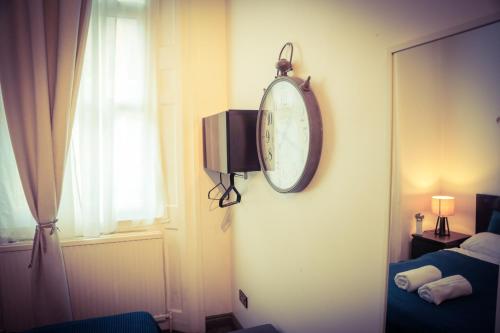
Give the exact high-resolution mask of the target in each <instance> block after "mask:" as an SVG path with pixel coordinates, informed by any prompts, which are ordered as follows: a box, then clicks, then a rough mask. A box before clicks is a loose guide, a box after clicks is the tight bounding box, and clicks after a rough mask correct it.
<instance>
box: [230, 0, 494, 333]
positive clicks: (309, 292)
mask: <svg viewBox="0 0 500 333" xmlns="http://www.w3.org/2000/svg"><path fill="white" fill-rule="evenodd" d="M228 5H229V8H228V20H229V22H228V36H229V38H228V50H229V59H228V60H229V64H230V69H229V102H230V103H229V104H230V106H231V107H234V108H257V107H258V105H259V102H260V99H261V97H262V88H264V87H266V86H267V85H268V84H269V83H270V82H271V81H272V79H273V77H274V75H275V70H274V62H275V61H276V58H277V55H278V52H279V49H280V48H281V46H282V45H283V44H284V43H285V42H286V41H291V42H293V43H294V45H295V47H296V53H295V56H294V66H295V68H296V71H295V73H294V74H295V75H298V76H301V77H304V76H306V75H311V76H312V88H313V90H314V92H315V93H316V96H317V98H318V101H319V104H320V107H321V112H322V116H323V123H324V148H323V155H322V160H321V162H320V166H319V169H318V172H317V174H316V176H315V178H314V179H313V181H312V183H311V184H310V186H309V187H308V188H307V189H306V190H305V191H304V192H302V193H298V194H288V195H283V194H279V193H277V192H274V191H273V190H272V189H271V187H270V186H269V185H268V184H267V182H266V181H265V179H264V177H263V176H262V175H261V174H260V173H254V174H252V176H251V178H250V180H248V181H247V182H246V183H245V184H243V183H241V182H240V183H241V184H240V186H241V187H242V188H243V189H244V193H243V199H242V203H241V204H240V205H237V207H235V209H234V211H233V218H232V228H233V230H232V232H233V240H232V251H233V269H232V272H233V312H234V313H235V314H236V316H237V317H238V319H239V320H240V321H241V322H242V324H243V325H244V326H251V325H256V324H260V323H264V322H271V323H273V324H275V325H276V326H277V327H278V328H279V329H280V330H281V331H282V332H287V333H289V332H297V333H298V332H307V331H309V332H312V331H314V332H317V333H320V332H332V331H339V332H371V331H373V332H377V331H378V332H380V331H382V327H383V317H384V315H383V314H384V298H385V275H386V263H387V241H388V225H389V192H390V189H389V183H390V181H389V180H390V156H391V150H390V147H391V140H390V133H391V131H390V129H391V112H390V98H389V96H390V92H389V87H390V85H389V84H390V82H389V74H388V73H389V64H390V62H389V58H388V48H389V47H391V46H394V45H396V44H399V43H402V42H406V41H408V40H412V39H415V38H418V37H421V36H423V35H427V34H430V33H434V32H435V31H439V30H443V29H447V28H449V27H451V26H454V25H458V24H462V23H464V22H466V21H468V20H471V19H474V18H476V17H480V16H484V15H487V14H491V13H492V12H493V11H499V10H500V4H498V2H497V3H494V2H491V1H474V2H471V1H451V0H448V1H440V2H439V4H437V3H436V2H435V1H430V0H428V1H419V2H411V1H405V2H404V3H403V2H400V1H389V0H387V1H368V0H365V1H361V0H360V1H305V0H304V1H293V2H290V1H284V0H280V1H272V2H271V1H264V0H255V1H245V0H233V1H229V3H228ZM237 289H242V290H244V291H245V293H246V294H247V295H248V297H249V308H248V309H244V308H243V307H242V306H241V305H240V303H239V302H238V298H237Z"/></svg>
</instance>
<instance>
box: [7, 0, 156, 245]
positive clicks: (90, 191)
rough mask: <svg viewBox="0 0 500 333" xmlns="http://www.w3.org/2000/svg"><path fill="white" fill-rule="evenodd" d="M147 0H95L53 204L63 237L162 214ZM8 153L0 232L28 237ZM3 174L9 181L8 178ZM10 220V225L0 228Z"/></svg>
mask: <svg viewBox="0 0 500 333" xmlns="http://www.w3.org/2000/svg"><path fill="white" fill-rule="evenodd" d="M152 2H154V1H146V0H142V1H141V0H135V1H134V0H118V1H117V0H98V1H94V3H93V6H92V16H91V20H90V27H89V32H88V37H87V47H86V51H85V58H84V65H83V70H82V75H81V81H80V91H79V97H78V104H77V108H76V114H75V120H74V125H73V133H72V141H71V146H70V150H69V153H68V160H67V164H66V174H65V180H64V189H63V194H62V199H61V206H60V209H59V226H60V229H61V230H62V235H63V237H70V236H98V235H99V234H101V233H110V232H113V231H115V230H116V228H117V226H118V222H119V221H124V220H128V221H140V222H141V223H151V222H152V221H153V220H154V219H155V218H157V217H164V215H165V211H164V206H165V205H164V203H163V189H162V177H161V164H160V151H159V136H158V129H157V121H156V109H157V101H156V93H155V92H156V84H155V70H156V69H155V61H154V54H155V50H156V46H155V43H154V35H153V33H152V31H153V28H154V27H153V25H154V20H152V18H151V15H152V14H154V11H153V10H151V7H150V6H151V3H152ZM0 116H1V115H0ZM4 117H5V116H4ZM3 127H6V126H5V124H4V121H3V119H2V118H1V117H0V136H2V141H1V143H0V144H1V147H0V149H2V151H1V152H0V153H1V154H2V157H3V156H4V154H3V151H4V150H6V151H8V149H9V147H8V146H7V145H8V144H10V142H9V143H8V144H7V143H6V140H3V137H4V136H5V133H6V130H5V129H4V128H3ZM10 149H11V148H10ZM11 155H12V156H11ZM7 159H8V160H9V162H8V163H4V162H3V161H2V164H1V168H0V177H1V179H2V182H1V184H2V185H1V186H0V195H1V197H2V198H7V199H0V200H1V201H0V209H1V212H8V213H2V214H3V215H0V217H1V220H0V228H1V230H0V232H1V234H2V235H7V234H8V237H10V238H14V239H19V238H31V237H32V234H33V229H34V226H35V223H34V221H33V219H32V218H31V216H30V215H29V209H28V207H27V204H26V203H25V201H26V200H25V198H24V194H23V193H22V191H21V192H20V186H21V185H20V180H19V176H18V175H17V178H16V177H13V174H14V170H13V165H14V166H15V162H14V160H13V154H12V152H10V153H9V155H7ZM13 163H14V164H13ZM7 168H8V170H7ZM15 173H17V169H16V170H15ZM4 179H15V181H13V182H11V183H12V184H7V183H4ZM5 186H10V187H11V188H9V189H3V188H2V187H5ZM21 190H22V189H21ZM4 192H8V196H5V197H4V196H3V193H4ZM20 193H21V194H22V196H20ZM21 197H22V200H21ZM19 202H23V203H24V204H22V205H21V204H19ZM7 206H8V207H9V209H8V210H7V209H4V208H5V207H7ZM18 206H20V208H19V207H18ZM6 214H7V215H6ZM27 214H28V216H29V218H26V216H27ZM26 220H27V221H26ZM20 221H22V226H23V227H25V228H26V230H25V232H24V233H22V235H21V234H20V233H19V232H18V233H17V234H16V233H14V232H13V230H14V229H15V228H14V226H17V227H19V226H20V225H21V224H20ZM9 226H10V230H11V231H10V232H9V233H4V232H3V230H4V229H9ZM28 227H29V228H28ZM28 229H29V231H28Z"/></svg>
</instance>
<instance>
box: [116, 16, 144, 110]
mask: <svg viewBox="0 0 500 333" xmlns="http://www.w3.org/2000/svg"><path fill="white" fill-rule="evenodd" d="M143 42H144V37H143V36H141V28H140V26H139V24H138V22H137V20H135V19H128V18H118V19H116V44H115V56H114V59H113V60H114V81H115V82H114V83H115V91H114V102H115V104H118V105H127V104H128V105H141V104H142V103H141V102H142V100H143V97H144V83H145V82H144V81H145V80H144V77H145V71H144V68H145V59H144V47H143Z"/></svg>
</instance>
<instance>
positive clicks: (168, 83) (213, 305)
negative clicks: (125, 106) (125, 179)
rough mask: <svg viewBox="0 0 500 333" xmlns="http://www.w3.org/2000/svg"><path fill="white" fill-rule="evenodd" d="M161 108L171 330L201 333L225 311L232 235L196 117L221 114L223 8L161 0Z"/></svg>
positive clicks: (218, 0) (195, 0)
mask: <svg viewBox="0 0 500 333" xmlns="http://www.w3.org/2000/svg"><path fill="white" fill-rule="evenodd" d="M160 4H161V6H160V10H161V13H160V14H161V15H160V19H161V22H160V24H161V29H160V32H159V36H158V37H159V44H160V50H159V73H158V75H159V77H158V82H159V96H158V97H159V105H160V119H159V120H160V133H161V135H162V142H163V145H162V149H163V151H162V153H163V154H162V155H163V157H164V160H163V167H164V173H165V175H166V176H167V179H166V183H167V184H166V186H165V187H166V188H167V189H168V193H167V195H168V199H169V200H168V201H169V204H170V206H169V216H170V222H168V223H165V224H164V228H165V234H166V236H165V239H166V244H167V247H166V249H165V250H166V251H165V257H166V261H167V265H168V272H169V276H170V279H169V281H168V292H167V296H168V306H169V310H171V311H173V315H174V328H175V329H176V330H179V331H182V332H201V331H203V330H204V325H205V317H206V316H209V315H214V314H221V313H228V312H231V289H230V284H231V268H230V267H231V266H230V265H231V230H230V229H228V228H227V227H226V225H225V224H224V221H225V220H224V217H225V211H224V210H221V209H213V207H212V206H211V205H210V204H211V203H210V202H209V201H208V200H207V198H206V194H207V192H208V190H209V189H210V188H211V187H212V186H213V182H212V180H211V178H210V176H209V175H208V174H207V173H206V172H205V171H204V170H203V163H202V161H203V159H202V136H201V118H202V117H204V116H206V115H210V114H214V113H217V112H221V111H224V110H226V109H227V65H228V64H227V48H226V3H225V1H224V0H161V2H160Z"/></svg>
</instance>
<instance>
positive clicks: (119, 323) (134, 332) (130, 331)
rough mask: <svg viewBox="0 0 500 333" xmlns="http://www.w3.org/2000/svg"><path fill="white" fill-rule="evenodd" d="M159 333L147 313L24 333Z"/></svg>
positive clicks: (59, 325)
mask: <svg viewBox="0 0 500 333" xmlns="http://www.w3.org/2000/svg"><path fill="white" fill-rule="evenodd" d="M49 332H50V333H70V332H71V333H101V332H102V333H105V332H110V333H118V332H120V333H160V332H161V331H160V328H159V327H158V325H157V324H156V322H155V320H154V318H153V317H152V316H151V315H150V314H149V313H147V312H131V313H124V314H119V315H115V316H108V317H101V318H92V319H85V320H75V321H69V322H66V323H61V324H55V325H49V326H43V327H39V328H34V329H32V330H29V331H26V332H25V333H49Z"/></svg>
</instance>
